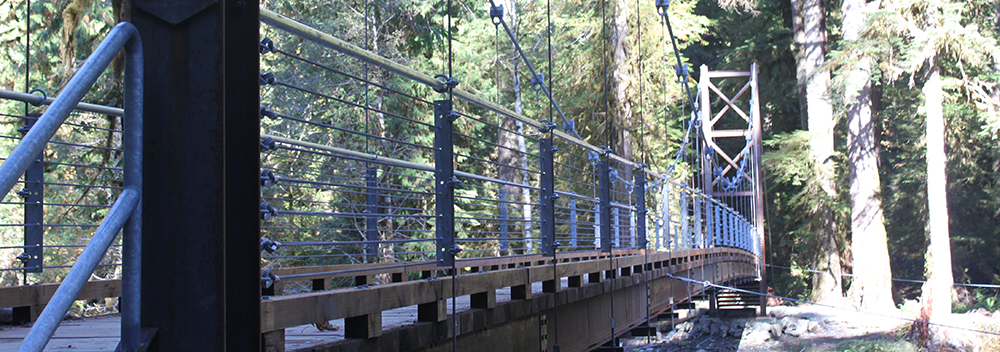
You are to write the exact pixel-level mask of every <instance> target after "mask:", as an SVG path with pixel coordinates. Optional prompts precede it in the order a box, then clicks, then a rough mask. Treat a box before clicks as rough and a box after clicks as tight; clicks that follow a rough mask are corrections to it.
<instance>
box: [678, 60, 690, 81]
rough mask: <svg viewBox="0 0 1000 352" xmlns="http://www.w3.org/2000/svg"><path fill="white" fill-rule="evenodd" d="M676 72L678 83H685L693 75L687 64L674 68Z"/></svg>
mask: <svg viewBox="0 0 1000 352" xmlns="http://www.w3.org/2000/svg"><path fill="white" fill-rule="evenodd" d="M674 70H675V71H676V72H677V83H684V82H685V81H687V79H688V77H689V76H690V75H691V72H690V71H689V70H688V65H687V64H677V66H675V67H674Z"/></svg>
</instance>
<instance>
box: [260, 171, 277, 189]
mask: <svg viewBox="0 0 1000 352" xmlns="http://www.w3.org/2000/svg"><path fill="white" fill-rule="evenodd" d="M274 184H278V177H277V176H274V172H272V171H271V170H260V186H261V187H267V186H270V185H274Z"/></svg>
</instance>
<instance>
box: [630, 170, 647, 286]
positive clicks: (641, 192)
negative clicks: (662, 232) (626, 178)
mask: <svg viewBox="0 0 1000 352" xmlns="http://www.w3.org/2000/svg"><path fill="white" fill-rule="evenodd" d="M643 167H645V165H642V166H640V167H639V168H637V170H636V171H635V172H633V174H634V175H635V189H634V190H633V191H634V192H635V233H633V235H632V236H633V237H632V238H638V239H639V241H638V243H637V244H638V245H639V248H642V249H646V247H647V246H646V244H647V242H649V240H647V239H646V175H645V174H644V173H643V170H642V169H643ZM643 269H645V268H643Z"/></svg>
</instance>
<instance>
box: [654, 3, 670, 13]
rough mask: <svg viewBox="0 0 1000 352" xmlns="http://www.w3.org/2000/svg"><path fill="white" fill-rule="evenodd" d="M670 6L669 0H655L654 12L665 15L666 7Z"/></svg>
mask: <svg viewBox="0 0 1000 352" xmlns="http://www.w3.org/2000/svg"><path fill="white" fill-rule="evenodd" d="M669 8H670V0H656V13H658V14H659V15H660V16H666V15H667V9H669Z"/></svg>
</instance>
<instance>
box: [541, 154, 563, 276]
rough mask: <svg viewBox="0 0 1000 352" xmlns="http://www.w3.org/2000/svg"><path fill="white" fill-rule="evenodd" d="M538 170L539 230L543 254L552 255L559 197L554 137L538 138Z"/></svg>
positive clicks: (554, 250)
mask: <svg viewBox="0 0 1000 352" xmlns="http://www.w3.org/2000/svg"><path fill="white" fill-rule="evenodd" d="M538 149H539V150H538V170H539V171H540V172H541V175H539V181H540V184H541V189H542V190H541V198H542V199H541V201H542V204H541V209H539V210H540V212H541V219H539V232H540V233H541V236H542V256H546V257H551V256H554V255H555V252H556V249H555V248H556V246H555V245H554V244H555V236H556V233H555V232H556V230H555V229H556V199H558V198H559V196H558V195H556V192H555V173H554V172H553V167H552V159H553V154H552V153H553V152H554V151H555V150H556V148H555V147H554V146H553V145H552V138H551V137H550V136H544V137H543V138H541V139H539V140H538Z"/></svg>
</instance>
